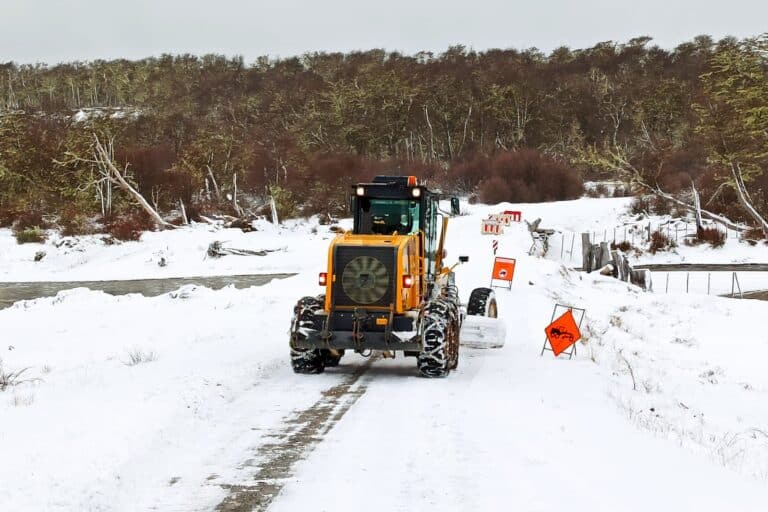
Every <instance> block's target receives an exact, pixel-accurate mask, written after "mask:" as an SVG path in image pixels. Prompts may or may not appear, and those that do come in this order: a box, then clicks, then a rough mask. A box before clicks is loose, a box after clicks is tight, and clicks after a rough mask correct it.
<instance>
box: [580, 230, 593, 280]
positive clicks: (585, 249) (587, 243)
mask: <svg viewBox="0 0 768 512" xmlns="http://www.w3.org/2000/svg"><path fill="white" fill-rule="evenodd" d="M591 265H592V241H591V240H590V237H589V233H582V234H581V268H582V270H584V272H592V266H591Z"/></svg>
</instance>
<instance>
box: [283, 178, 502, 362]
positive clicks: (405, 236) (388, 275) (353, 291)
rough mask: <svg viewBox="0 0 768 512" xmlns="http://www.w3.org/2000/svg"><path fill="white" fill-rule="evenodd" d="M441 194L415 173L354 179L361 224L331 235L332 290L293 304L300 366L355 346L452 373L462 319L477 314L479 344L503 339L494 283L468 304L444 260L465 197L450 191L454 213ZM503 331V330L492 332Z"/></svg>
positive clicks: (326, 277)
mask: <svg viewBox="0 0 768 512" xmlns="http://www.w3.org/2000/svg"><path fill="white" fill-rule="evenodd" d="M440 199H441V195H440V194H438V193H436V192H433V191H430V190H429V189H427V188H426V187H424V186H421V185H419V183H418V182H417V179H416V178H415V177H414V176H377V177H376V178H374V179H373V182H372V183H359V184H357V185H354V186H353V187H352V194H351V210H352V215H353V218H354V227H353V229H352V231H349V232H346V233H343V234H340V235H338V236H337V237H336V238H335V239H334V240H333V241H332V242H331V245H330V247H329V249H328V268H327V270H326V271H325V272H322V273H320V276H319V284H320V286H322V287H324V288H325V293H324V294H322V295H319V296H317V297H304V298H302V299H301V300H300V301H299V302H298V303H297V304H296V306H295V308H294V316H293V321H292V325H291V332H290V348H291V365H292V367H293V370H294V371H295V372H296V373H310V374H312V373H321V372H323V371H324V370H325V368H326V367H329V366H336V365H338V364H339V361H340V359H341V357H342V356H343V355H344V352H345V351H346V350H354V351H355V352H358V353H360V354H362V355H370V354H371V353H372V352H374V351H380V352H381V353H382V354H383V356H384V357H394V355H395V353H396V352H398V351H400V352H403V353H404V354H405V356H413V357H416V360H417V366H418V369H419V371H420V372H421V374H422V375H424V376H426V377H444V376H446V375H448V374H449V373H450V371H451V370H453V369H455V368H456V366H457V365H458V362H459V345H460V336H461V330H462V324H463V323H464V322H465V320H467V319H471V317H472V316H476V317H477V316H484V317H488V319H484V321H482V322H478V324H479V327H478V325H476V326H474V328H473V329H471V330H468V331H467V332H472V333H473V334H474V333H477V332H478V330H481V331H483V332H482V333H481V334H480V336H479V338H480V341H478V340H477V339H476V340H474V343H473V346H477V345H478V343H480V344H482V343H483V342H488V343H489V344H490V345H491V346H494V345H495V346H500V345H501V344H503V332H504V330H503V328H502V327H503V324H502V325H500V327H499V328H494V322H493V321H492V320H490V319H491V318H496V316H497V305H496V297H495V295H494V292H493V290H492V289H490V288H476V289H475V290H474V291H473V292H472V294H471V295H470V298H469V302H468V304H467V305H466V307H463V306H462V305H461V303H460V300H459V290H458V288H457V287H456V284H455V275H454V269H455V267H456V266H457V265H458V263H457V264H456V265H453V266H452V267H451V268H448V267H444V266H443V263H444V262H443V260H444V258H445V254H446V253H445V250H444V244H445V235H446V231H447V228H448V218H449V216H451V215H456V214H458V213H459V212H458V210H459V201H458V199H456V198H450V201H451V214H448V213H447V212H443V211H441V210H440V207H439V206H440V205H439V202H440ZM438 219H440V222H438ZM466 261H468V258H467V257H464V256H462V257H459V262H460V263H464V262H466ZM497 322H498V321H497ZM489 326H490V327H489ZM494 331H495V334H496V335H497V336H501V337H502V339H501V340H494V339H493V337H494V336H493V334H494ZM489 332H490V333H491V335H490V336H489V334H488V333H489Z"/></svg>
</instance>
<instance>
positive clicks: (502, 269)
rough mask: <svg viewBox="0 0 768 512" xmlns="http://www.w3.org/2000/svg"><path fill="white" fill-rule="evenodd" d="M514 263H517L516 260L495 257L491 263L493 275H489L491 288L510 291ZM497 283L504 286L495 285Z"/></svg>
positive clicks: (513, 274)
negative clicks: (501, 283)
mask: <svg viewBox="0 0 768 512" xmlns="http://www.w3.org/2000/svg"><path fill="white" fill-rule="evenodd" d="M515 263H517V260H516V259H514V258H502V257H499V256H496V258H495V259H494V261H493V273H491V288H507V289H509V290H511V289H512V279H514V277H515ZM499 281H501V282H503V283H504V285H499V284H496V283H498V282H499Z"/></svg>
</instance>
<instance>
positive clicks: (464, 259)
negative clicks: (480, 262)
mask: <svg viewBox="0 0 768 512" xmlns="http://www.w3.org/2000/svg"><path fill="white" fill-rule="evenodd" d="M468 261H469V256H459V263H466V262H468Z"/></svg>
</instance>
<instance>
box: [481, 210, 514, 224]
mask: <svg viewBox="0 0 768 512" xmlns="http://www.w3.org/2000/svg"><path fill="white" fill-rule="evenodd" d="M521 218H522V214H521V213H520V212H517V211H511V210H506V211H505V212H504V213H493V214H491V215H489V216H488V220H492V221H496V222H498V223H500V224H503V225H505V226H511V225H512V223H513V222H520V220H521Z"/></svg>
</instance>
